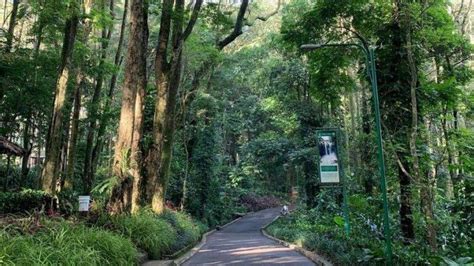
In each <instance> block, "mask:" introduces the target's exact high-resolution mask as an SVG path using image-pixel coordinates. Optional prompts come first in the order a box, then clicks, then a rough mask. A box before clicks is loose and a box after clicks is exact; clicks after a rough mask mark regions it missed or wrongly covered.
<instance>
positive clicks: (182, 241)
mask: <svg viewBox="0 0 474 266" xmlns="http://www.w3.org/2000/svg"><path fill="white" fill-rule="evenodd" d="M161 218H163V219H164V220H165V221H167V222H168V223H170V224H171V226H173V227H174V228H175V229H176V233H177V239H176V241H175V242H174V243H173V245H172V248H171V250H172V252H173V253H174V252H176V251H179V250H181V249H182V248H184V247H187V246H189V245H194V244H195V243H197V241H198V240H199V239H200V238H201V235H202V234H203V233H205V232H206V231H207V226H206V225H204V224H202V223H200V222H195V221H194V220H193V219H192V218H191V217H190V216H189V215H187V214H184V213H181V212H176V211H170V210H168V211H166V212H165V213H164V214H162V215H161Z"/></svg>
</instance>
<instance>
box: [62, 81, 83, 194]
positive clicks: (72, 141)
mask: <svg viewBox="0 0 474 266" xmlns="http://www.w3.org/2000/svg"><path fill="white" fill-rule="evenodd" d="M82 75H83V74H82V73H81V74H78V75H77V76H76V85H75V89H74V106H73V111H72V118H71V129H70V131H71V132H70V136H69V145H68V158H67V167H66V177H65V178H64V188H65V189H71V188H72V187H73V182H74V181H73V179H74V169H75V158H76V145H77V138H78V133H79V114H80V111H81V95H82V93H81V90H82V86H83V85H84V77H83V76H82Z"/></svg>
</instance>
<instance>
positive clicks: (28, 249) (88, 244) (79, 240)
mask: <svg viewBox="0 0 474 266" xmlns="http://www.w3.org/2000/svg"><path fill="white" fill-rule="evenodd" d="M44 225H45V226H44V227H43V228H41V229H40V230H39V231H38V232H36V233H35V234H34V235H29V234H7V233H6V231H2V232H1V233H0V264H1V265H134V264H136V263H137V257H138V254H137V250H136V248H135V247H134V245H133V244H132V243H131V242H130V241H129V240H128V239H125V238H123V237H121V236H119V235H116V234H114V233H112V232H108V231H106V230H103V229H100V228H90V227H86V226H85V225H81V224H79V225H74V224H70V223H67V222H65V221H60V222H52V221H47V222H45V224H44Z"/></svg>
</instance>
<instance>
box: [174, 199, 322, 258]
mask: <svg viewBox="0 0 474 266" xmlns="http://www.w3.org/2000/svg"><path fill="white" fill-rule="evenodd" d="M279 211H280V208H273V209H266V210H263V211H259V212H255V213H251V214H248V215H246V216H244V217H242V218H241V219H240V220H238V221H237V222H235V223H233V224H231V225H229V226H227V227H225V228H223V229H221V230H219V231H216V232H215V233H213V234H211V235H210V236H208V237H207V241H206V244H204V245H203V246H202V247H201V248H200V249H199V250H198V251H197V252H196V254H194V256H192V257H191V258H190V259H189V260H187V261H186V262H185V263H184V264H183V265H249V264H250V265H314V263H313V262H312V261H311V260H309V259H308V258H306V257H305V256H303V255H301V254H300V253H298V252H296V251H294V250H292V249H290V248H287V247H284V246H281V245H279V244H278V243H277V242H275V241H273V240H271V239H269V238H267V237H265V236H264V235H262V233H261V232H260V228H261V227H262V226H264V225H266V224H268V223H269V222H271V221H272V220H273V219H274V218H275V217H276V216H278V214H279Z"/></svg>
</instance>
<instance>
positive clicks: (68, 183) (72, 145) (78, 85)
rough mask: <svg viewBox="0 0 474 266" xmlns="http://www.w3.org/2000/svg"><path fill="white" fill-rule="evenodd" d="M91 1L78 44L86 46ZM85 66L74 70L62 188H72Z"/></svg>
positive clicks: (86, 6)
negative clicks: (74, 76) (72, 102)
mask: <svg viewBox="0 0 474 266" xmlns="http://www.w3.org/2000/svg"><path fill="white" fill-rule="evenodd" d="M93 3H94V1H93V0H86V1H84V3H83V7H84V15H85V16H84V17H85V19H84V22H83V23H84V30H83V32H82V35H80V37H79V38H80V42H81V43H83V44H86V45H87V42H88V40H89V35H90V33H91V31H92V20H91V18H89V17H88V16H89V14H90V12H91V10H92V5H93ZM84 67H85V66H84V65H83V63H82V64H79V65H78V66H77V69H76V82H75V85H74V92H73V94H74V98H73V99H74V100H73V101H74V105H73V113H72V117H71V119H72V120H71V129H70V136H69V144H68V156H67V166H66V176H65V178H64V186H65V188H72V185H73V182H72V179H73V176H74V169H75V165H76V145H77V139H78V132H79V114H80V110H81V101H82V86H84V84H85V83H86V75H85V73H84V69H83V68H84Z"/></svg>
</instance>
